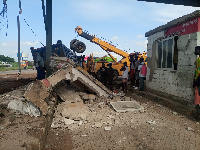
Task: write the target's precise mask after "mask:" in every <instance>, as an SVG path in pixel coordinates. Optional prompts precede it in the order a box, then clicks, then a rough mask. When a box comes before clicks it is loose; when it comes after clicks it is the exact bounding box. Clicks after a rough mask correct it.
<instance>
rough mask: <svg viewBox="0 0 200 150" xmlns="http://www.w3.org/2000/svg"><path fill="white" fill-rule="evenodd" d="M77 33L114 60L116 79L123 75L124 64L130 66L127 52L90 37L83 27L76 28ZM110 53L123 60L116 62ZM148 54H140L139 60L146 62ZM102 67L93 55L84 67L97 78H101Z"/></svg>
mask: <svg viewBox="0 0 200 150" xmlns="http://www.w3.org/2000/svg"><path fill="white" fill-rule="evenodd" d="M75 32H77V33H78V35H79V36H81V37H83V38H85V39H87V40H89V41H90V42H93V43H95V44H97V45H99V46H100V47H101V48H102V49H103V50H105V51H106V52H107V53H108V55H109V56H110V57H111V58H112V60H113V62H112V67H113V69H114V73H115V77H114V79H116V78H117V77H118V76H121V75H122V73H123V72H122V71H120V69H121V67H122V66H123V63H124V62H127V65H128V66H130V61H129V59H130V54H128V53H127V52H124V51H122V50H120V49H118V48H116V47H115V46H114V45H112V44H110V43H107V42H105V41H103V40H101V39H99V38H97V37H96V36H95V35H90V34H88V33H86V32H83V30H82V27H80V26H78V27H76V28H75ZM109 52H114V53H116V54H118V55H120V56H122V59H121V60H120V61H118V62H117V61H116V60H115V58H114V57H113V56H112V55H111V54H110V53H109ZM146 54H147V53H146V52H144V53H139V55H138V59H140V58H141V57H143V58H144V60H146V57H147V56H146ZM107 64H108V63H106V62H105V65H106V66H107ZM101 66H102V62H94V59H93V54H92V55H90V57H89V58H88V60H87V64H84V65H83V67H84V69H85V70H87V71H88V72H90V73H94V74H95V75H97V78H99V73H98V71H99V69H100V67H101Z"/></svg>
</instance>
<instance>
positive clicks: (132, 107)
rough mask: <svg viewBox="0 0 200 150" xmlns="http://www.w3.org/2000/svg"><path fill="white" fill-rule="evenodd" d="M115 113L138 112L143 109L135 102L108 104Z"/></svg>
mask: <svg viewBox="0 0 200 150" xmlns="http://www.w3.org/2000/svg"><path fill="white" fill-rule="evenodd" d="M110 104H111V106H112V107H113V108H114V110H115V111H116V112H127V111H140V110H141V109H142V108H143V107H142V106H140V105H139V104H138V103H137V102H136V101H118V102H110Z"/></svg>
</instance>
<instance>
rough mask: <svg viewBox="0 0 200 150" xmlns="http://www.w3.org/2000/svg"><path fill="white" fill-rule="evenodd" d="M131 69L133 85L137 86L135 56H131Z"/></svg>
mask: <svg viewBox="0 0 200 150" xmlns="http://www.w3.org/2000/svg"><path fill="white" fill-rule="evenodd" d="M130 62H131V63H130V70H131V74H130V79H131V86H132V87H134V88H135V68H136V67H135V58H134V57H130Z"/></svg>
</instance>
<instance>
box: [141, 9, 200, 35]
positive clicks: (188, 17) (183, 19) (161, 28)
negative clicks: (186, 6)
mask: <svg viewBox="0 0 200 150" xmlns="http://www.w3.org/2000/svg"><path fill="white" fill-rule="evenodd" d="M197 17H200V10H196V11H194V12H193V13H190V14H187V15H184V16H182V17H179V18H177V19H174V20H172V21H170V22H168V23H167V24H165V25H162V26H159V27H157V28H155V29H153V30H150V31H148V32H146V33H145V37H149V36H150V35H152V34H155V33H157V32H160V31H165V30H166V29H168V28H171V27H174V26H177V25H180V24H182V23H184V22H187V21H189V20H191V19H194V18H197Z"/></svg>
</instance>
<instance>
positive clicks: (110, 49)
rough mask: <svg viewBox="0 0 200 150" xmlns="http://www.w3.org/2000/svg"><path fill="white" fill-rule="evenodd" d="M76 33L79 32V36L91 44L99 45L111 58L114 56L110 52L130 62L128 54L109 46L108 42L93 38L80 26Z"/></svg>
mask: <svg viewBox="0 0 200 150" xmlns="http://www.w3.org/2000/svg"><path fill="white" fill-rule="evenodd" d="M75 32H77V33H78V35H79V36H81V37H83V38H85V39H87V40H90V41H91V42H93V43H95V44H97V45H99V46H100V47H101V48H102V49H103V50H105V51H106V52H108V54H109V56H111V58H112V57H113V56H112V55H110V53H109V52H114V53H116V54H118V55H120V56H122V57H123V58H125V60H124V61H128V60H129V54H128V53H126V52H124V51H122V50H120V49H118V48H116V47H115V46H113V45H111V44H109V43H107V42H105V41H103V40H101V39H99V38H97V37H95V36H93V35H90V34H88V33H86V32H83V30H82V27H80V26H78V27H76V28H75ZM114 61H116V60H115V59H114Z"/></svg>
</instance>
